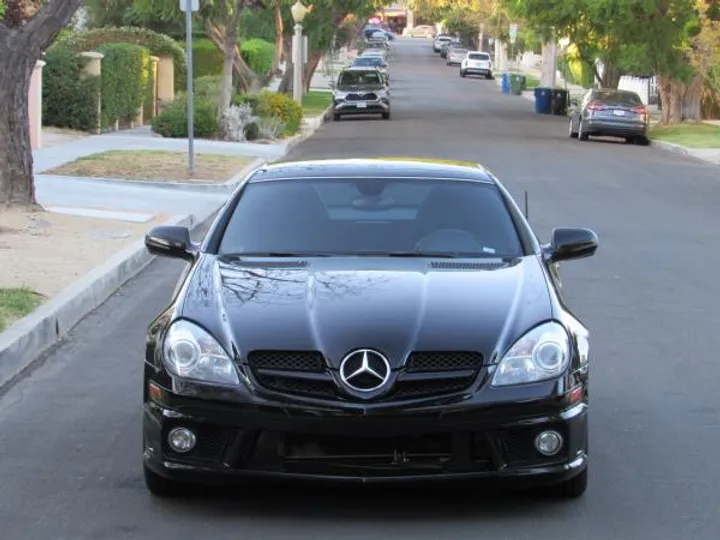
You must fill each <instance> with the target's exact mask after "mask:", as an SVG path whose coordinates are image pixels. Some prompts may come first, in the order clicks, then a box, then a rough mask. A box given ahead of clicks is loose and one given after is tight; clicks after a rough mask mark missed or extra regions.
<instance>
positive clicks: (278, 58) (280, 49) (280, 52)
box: [272, 4, 289, 75]
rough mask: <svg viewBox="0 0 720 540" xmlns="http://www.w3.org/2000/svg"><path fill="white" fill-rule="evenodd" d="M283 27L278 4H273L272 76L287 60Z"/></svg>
mask: <svg viewBox="0 0 720 540" xmlns="http://www.w3.org/2000/svg"><path fill="white" fill-rule="evenodd" d="M284 35H285V27H284V25H283V15H282V10H281V9H280V4H275V56H274V57H273V63H272V72H273V75H275V74H277V73H278V69H279V68H280V63H281V62H282V61H283V60H285V62H288V61H289V59H288V57H287V56H285V48H284V46H283V45H284V43H285V38H284Z"/></svg>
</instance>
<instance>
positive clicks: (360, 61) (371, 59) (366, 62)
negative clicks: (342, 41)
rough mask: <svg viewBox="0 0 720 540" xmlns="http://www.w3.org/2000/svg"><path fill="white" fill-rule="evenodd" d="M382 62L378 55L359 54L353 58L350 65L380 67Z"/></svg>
mask: <svg viewBox="0 0 720 540" xmlns="http://www.w3.org/2000/svg"><path fill="white" fill-rule="evenodd" d="M384 63H385V62H383V59H382V58H381V57H380V56H361V57H358V58H356V59H355V60H353V63H352V65H353V66H372V67H382V66H383V64H384Z"/></svg>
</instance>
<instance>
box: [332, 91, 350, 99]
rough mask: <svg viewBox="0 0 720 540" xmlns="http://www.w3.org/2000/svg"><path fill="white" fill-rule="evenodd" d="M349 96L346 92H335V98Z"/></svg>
mask: <svg viewBox="0 0 720 540" xmlns="http://www.w3.org/2000/svg"><path fill="white" fill-rule="evenodd" d="M346 97H347V93H345V92H335V96H334V97H333V99H345V98H346Z"/></svg>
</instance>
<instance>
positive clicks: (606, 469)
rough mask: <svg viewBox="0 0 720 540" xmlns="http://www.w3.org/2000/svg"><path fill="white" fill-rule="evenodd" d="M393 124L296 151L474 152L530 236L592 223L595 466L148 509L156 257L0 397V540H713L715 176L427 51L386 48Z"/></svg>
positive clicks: (351, 127)
mask: <svg viewBox="0 0 720 540" xmlns="http://www.w3.org/2000/svg"><path fill="white" fill-rule="evenodd" d="M395 47H396V52H395V56H394V58H393V66H392V70H393V75H392V76H393V99H394V109H393V120H391V121H383V120H343V121H341V122H337V123H335V122H333V123H330V124H328V125H326V126H324V127H323V128H322V129H321V130H320V131H319V132H318V134H317V135H315V137H313V138H312V139H310V140H308V141H307V142H305V143H303V144H302V145H300V146H298V147H296V149H295V150H294V151H293V154H292V155H291V156H290V158H293V159H296V158H300V159H302V158H323V157H337V156H348V157H349V156H358V157H361V156H376V155H386V156H401V155H405V156H408V155H409V156H436V157H441V158H449V159H466V160H467V159H470V160H478V161H480V162H482V163H483V164H485V165H487V166H489V167H490V168H491V169H492V170H494V172H495V173H496V174H497V175H498V176H499V177H500V178H501V179H503V180H504V181H505V183H506V184H507V186H508V188H509V189H510V191H511V192H512V193H513V194H514V195H515V196H516V197H518V199H520V200H522V197H523V196H524V193H525V191H527V192H528V194H529V201H530V204H529V210H530V221H531V222H532V224H533V226H534V227H535V228H536V230H537V232H538V234H539V235H540V236H541V238H542V239H546V238H547V236H548V233H549V231H550V229H551V227H553V226H576V225H582V226H589V227H592V228H593V229H595V230H596V231H597V233H598V234H599V236H600V239H601V242H602V244H601V247H600V249H599V251H598V254H597V256H596V257H595V258H593V259H588V260H585V261H578V262H573V263H568V264H567V265H566V267H565V272H564V277H565V280H564V281H565V284H564V285H565V289H566V293H567V297H568V301H569V302H570V304H571V305H572V306H574V307H575V309H576V311H577V313H578V315H579V316H580V317H581V318H583V319H584V320H585V321H586V322H587V324H588V325H589V326H590V328H591V330H592V334H593V338H594V364H593V368H592V371H593V381H592V397H591V401H592V413H591V439H592V449H591V474H590V487H589V490H588V492H587V494H586V496H585V497H584V498H582V499H580V500H577V501H574V502H558V501H547V500H542V499H540V498H533V497H526V496H523V497H520V496H517V495H505V494H501V493H495V492H492V491H484V490H483V489H482V488H481V487H479V486H478V487H476V486H473V485H470V486H463V487H462V488H461V489H462V491H453V490H452V489H449V490H448V489H441V488H439V487H437V486H435V487H432V488H430V487H428V488H427V489H424V488H422V487H418V486H416V487H414V488H411V489H406V490H396V491H389V492H386V491H377V490H367V489H353V490H342V491H339V490H332V491H329V490H321V489H302V488H292V489H290V488H286V487H275V488H266V489H255V488H252V487H247V488H243V487H238V488H235V489H233V490H231V491H230V492H225V493H222V494H221V496H215V497H211V496H207V497H200V498H196V499H191V500H186V501H161V500H153V499H151V498H150V496H149V495H148V494H147V493H146V491H145V489H144V486H143V483H142V479H141V469H140V464H141V462H140V450H141V441H140V403H141V388H140V381H141V364H142V355H143V345H144V341H143V340H144V332H145V328H146V326H147V324H148V322H149V321H150V320H151V318H152V317H153V316H154V314H156V313H157V312H158V311H159V310H160V309H161V307H162V306H163V304H164V303H165V302H166V301H167V300H168V299H169V297H170V295H171V293H172V290H173V286H174V281H175V279H176V278H177V276H178V274H179V272H180V269H181V267H182V265H179V264H177V263H175V262H169V261H156V262H154V263H153V264H152V265H150V266H149V267H148V268H147V270H146V271H144V272H143V273H142V274H141V275H140V276H139V277H138V278H137V279H135V280H133V281H132V282H131V283H129V284H128V285H127V286H125V287H124V288H122V289H121V290H120V291H119V292H118V293H117V294H116V295H115V296H113V297H112V298H111V299H110V300H109V301H108V302H107V303H106V304H105V305H104V306H102V307H101V308H100V309H99V310H97V312H95V313H94V314H92V315H90V316H89V317H88V318H87V319H86V320H85V321H83V322H82V323H81V324H80V325H79V327H78V328H77V329H76V331H74V332H73V333H72V335H71V336H70V338H69V339H68V340H67V341H66V342H65V343H63V344H62V345H60V346H59V347H57V349H56V350H54V351H53V352H51V353H50V354H49V355H47V357H46V358H45V359H44V361H43V363H42V364H40V365H39V366H38V367H37V369H35V370H34V372H32V373H29V374H28V375H27V376H26V377H25V378H24V379H23V380H21V381H19V382H18V383H17V384H16V385H15V386H14V387H12V388H10V389H9V390H8V391H7V392H6V393H5V394H4V395H3V396H2V397H0V523H1V524H2V532H0V537H1V538H3V539H4V538H7V539H8V540H16V539H17V540H25V539H28V540H29V539H32V540H45V539H47V540H51V539H52V540H61V539H67V540H86V539H87V540H90V539H108V540H110V539H112V540H114V539H128V538H138V539H151V538H162V537H165V538H175V539H178V540H180V539H187V540H195V539H197V538H212V539H213V540H225V539H228V540H229V539H233V540H236V539H253V540H254V539H267V540H271V539H272V540H285V539H288V540H290V539H292V540H297V539H306V538H307V539H313V540H339V539H342V540H355V539H358V540H359V539H368V538H377V539H380V540H405V539H407V540H437V539H438V538H449V539H450V538H451V539H453V540H465V539H468V540H469V539H473V540H476V539H478V538H487V539H492V540H500V539H512V540H521V539H526V538H527V539H533V540H539V539H557V538H569V539H582V540H610V539H618V540H625V539H628V540H629V539H637V540H645V539H647V540H666V539H667V540H678V539H692V540H705V539H707V540H716V539H717V537H718V532H717V531H719V530H720V512H718V511H717V507H718V499H719V498H720V467H718V466H717V458H716V454H717V452H718V449H719V448H720V392H718V388H717V387H718V384H719V382H720V362H718V360H717V357H716V356H715V355H716V354H718V349H720V347H719V346H720V337H719V335H718V332H717V329H716V323H717V320H718V316H717V299H718V297H719V294H718V285H717V280H716V278H715V271H716V270H717V268H719V267H720V250H718V249H717V247H718V233H719V232H720V225H718V219H717V209H718V208H720V190H718V181H720V176H719V175H718V169H717V168H716V167H713V166H710V165H704V164H700V163H698V162H695V161H692V160H691V159H689V158H686V157H683V156H679V155H674V154H670V153H664V152H662V151H660V150H657V149H654V148H652V147H650V148H643V147H635V146H628V145H624V144H617V143H609V142H593V141H591V142H578V141H575V140H571V139H569V138H568V137H567V131H566V128H567V123H566V121H565V120H564V119H562V118H555V117H540V116H536V115H534V114H533V113H532V103H531V102H529V101H526V100H524V99H522V98H520V97H514V96H513V97H511V96H503V95H501V94H500V92H499V90H498V88H497V85H496V84H495V83H494V82H493V81H484V80H479V79H462V78H460V77H459V75H458V69H457V68H448V67H446V66H445V64H444V62H443V61H442V60H441V59H440V58H438V57H437V55H435V54H433V53H432V49H431V45H430V42H429V41H426V40H419V39H418V40H398V42H396V44H395Z"/></svg>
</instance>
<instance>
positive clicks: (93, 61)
mask: <svg viewBox="0 0 720 540" xmlns="http://www.w3.org/2000/svg"><path fill="white" fill-rule="evenodd" d="M80 56H83V57H85V58H86V59H87V64H85V66H84V67H83V75H85V76H86V77H100V76H101V75H102V59H103V58H104V57H105V55H104V54H102V53H99V52H94V51H89V52H83V53H80ZM101 119H102V92H101V90H100V86H99V85H98V96H97V125H96V126H95V129H94V131H95V133H100V128H101Z"/></svg>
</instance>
